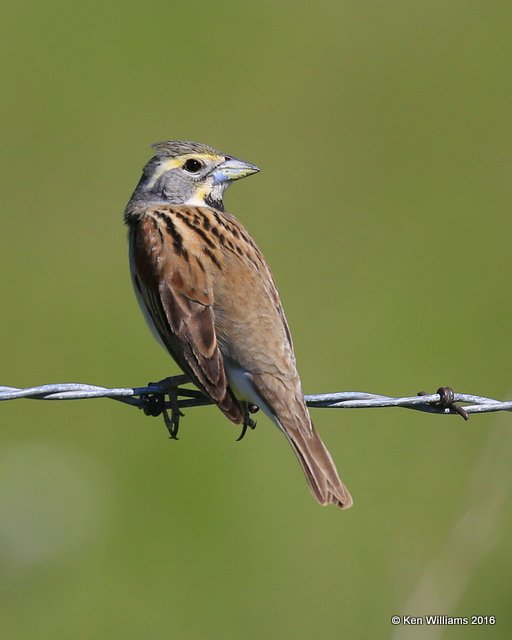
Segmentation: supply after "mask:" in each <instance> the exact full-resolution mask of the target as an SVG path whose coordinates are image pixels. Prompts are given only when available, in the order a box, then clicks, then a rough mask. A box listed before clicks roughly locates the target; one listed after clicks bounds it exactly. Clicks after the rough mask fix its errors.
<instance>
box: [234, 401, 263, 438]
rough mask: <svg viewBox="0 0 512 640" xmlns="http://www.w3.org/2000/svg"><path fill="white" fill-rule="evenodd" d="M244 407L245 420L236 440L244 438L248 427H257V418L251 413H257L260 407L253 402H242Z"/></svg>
mask: <svg viewBox="0 0 512 640" xmlns="http://www.w3.org/2000/svg"><path fill="white" fill-rule="evenodd" d="M242 407H243V410H244V422H243V425H242V433H241V434H240V435H239V436H238V438H237V439H236V442H240V440H242V438H243V437H244V436H245V434H246V432H247V428H249V429H255V428H256V420H253V419H252V418H251V416H250V415H249V414H251V413H257V412H258V411H259V410H260V408H259V407H257V406H256V405H255V404H252V403H251V402H242Z"/></svg>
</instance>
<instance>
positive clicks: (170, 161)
mask: <svg viewBox="0 0 512 640" xmlns="http://www.w3.org/2000/svg"><path fill="white" fill-rule="evenodd" d="M189 158H197V159H198V160H209V161H213V162H217V161H218V160H220V159H221V158H220V156H217V155H215V154H213V153H186V154H184V155H182V156H177V157H176V158H165V159H164V160H162V161H161V162H160V166H159V167H158V169H157V170H156V171H155V173H154V174H153V176H152V178H151V181H150V182H149V184H148V188H149V189H151V187H153V185H154V184H155V183H156V182H157V180H158V179H159V178H161V177H162V176H163V174H164V173H166V172H167V171H171V170H172V169H177V168H178V167H181V165H182V164H183V163H184V162H186V161H187V160H188V159H189Z"/></svg>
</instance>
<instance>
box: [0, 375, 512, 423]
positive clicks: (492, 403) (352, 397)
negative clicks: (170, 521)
mask: <svg viewBox="0 0 512 640" xmlns="http://www.w3.org/2000/svg"><path fill="white" fill-rule="evenodd" d="M187 383H188V379H187V377H186V376H184V375H178V376H173V377H172V378H167V379H166V380H165V381H161V382H158V383H150V384H148V385H147V386H145V387H120V388H113V389H109V388H107V387H100V386H96V385H90V384H81V383H74V382H71V383H57V384H44V385H40V386H37V387H28V388H18V387H7V386H0V401H2V400H18V399H22V398H25V399H30V400H85V399H89V398H111V399H113V400H117V401H119V402H124V403H126V404H130V405H133V406H136V407H139V408H140V409H143V408H144V407H145V403H146V401H147V398H148V396H161V397H163V396H165V395H166V394H169V391H170V390H171V391H172V393H173V395H175V396H176V398H177V403H178V407H179V408H180V409H182V408H189V407H201V406H205V405H209V404H212V402H211V400H210V399H209V398H207V397H206V396H205V395H204V394H203V393H202V392H201V391H199V390H198V389H190V388H185V387H183V386H182V385H184V384H187ZM446 390H448V391H446ZM304 397H305V400H306V404H307V405H308V406H309V407H314V408H323V409H372V408H384V407H401V408H403V409H413V410H415V411H424V412H428V413H442V414H459V415H462V416H463V417H464V418H467V416H468V415H469V414H472V413H489V412H494V411H511V410H512V401H501V400H496V399H494V398H486V397H483V396H476V395H472V394H468V393H455V392H453V391H452V390H451V389H450V388H449V387H441V388H440V389H438V391H437V392H436V393H432V394H423V393H422V394H421V395H414V396H405V397H401V398H393V397H390V396H383V395H380V394H375V393H365V392H360V391H342V392H337V393H319V394H310V395H305V396H304ZM457 403H464V407H461V406H460V405H458V404H457ZM164 406H165V407H166V408H171V407H172V406H173V404H172V402H171V401H169V402H165V403H164Z"/></svg>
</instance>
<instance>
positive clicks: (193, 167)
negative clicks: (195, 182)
mask: <svg viewBox="0 0 512 640" xmlns="http://www.w3.org/2000/svg"><path fill="white" fill-rule="evenodd" d="M183 168H184V169H185V171H188V172H189V173H197V172H198V171H201V169H202V168H203V163H202V162H201V161H200V160H196V158H189V159H188V160H187V161H186V162H185V164H184V165H183Z"/></svg>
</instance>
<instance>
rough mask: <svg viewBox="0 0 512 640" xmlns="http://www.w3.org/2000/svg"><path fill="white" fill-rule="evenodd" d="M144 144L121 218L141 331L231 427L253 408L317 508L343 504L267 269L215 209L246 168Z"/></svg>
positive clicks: (174, 144)
mask: <svg viewBox="0 0 512 640" xmlns="http://www.w3.org/2000/svg"><path fill="white" fill-rule="evenodd" d="M153 148H154V149H155V150H156V155H155V156H154V157H153V158H152V159H151V160H150V161H149V162H148V163H147V164H146V166H145V167H144V170H143V174H142V177H141V179H140V181H139V184H138V185H137V187H136V189H135V191H134V193H133V195H132V197H131V199H130V201H129V203H128V205H127V207H126V210H125V214H124V218H125V222H126V224H127V225H128V227H129V243H130V265H131V273H132V280H133V285H134V288H135V293H136V296H137V299H138V301H139V304H140V306H141V308H142V311H143V313H144V315H145V317H146V320H147V322H148V324H149V326H150V328H151V329H152V331H153V334H154V335H155V337H156V338H157V340H158V341H159V342H160V343H161V344H162V345H163V346H164V348H165V349H167V351H168V352H169V353H170V354H171V356H172V357H173V358H174V360H175V361H176V362H177V363H178V365H179V366H180V367H181V369H182V370H183V371H184V372H185V373H186V374H187V376H188V377H189V378H190V380H191V381H192V382H194V384H196V385H197V387H199V389H200V390H201V391H202V392H203V393H204V394H205V395H206V396H208V397H209V398H210V399H211V400H212V402H214V403H215V404H216V405H217V406H218V407H219V409H220V410H221V411H223V412H224V413H225V415H226V416H227V417H228V418H229V419H230V420H232V421H233V422H234V423H236V424H243V425H244V426H247V425H249V426H253V424H254V423H252V421H251V420H250V418H249V413H248V410H249V408H250V407H252V405H255V406H256V407H260V408H261V409H262V410H263V411H264V413H265V414H266V415H267V416H268V417H269V418H270V419H271V420H272V421H273V422H274V423H275V424H276V425H277V427H278V428H279V430H280V431H282V433H283V434H284V435H285V436H286V438H287V440H288V442H289V443H290V444H291V446H292V448H293V450H294V452H295V454H296V456H297V458H298V459H299V462H300V464H301V466H302V468H303V470H304V473H305V475H306V478H307V480H308V482H309V485H310V487H311V490H312V492H313V494H314V496H315V497H316V499H317V500H318V502H320V504H322V505H326V504H335V505H337V506H339V507H342V508H347V507H350V506H351V504H352V498H351V497H350V494H349V492H348V491H347V489H346V487H345V485H344V484H343V482H342V481H341V480H340V478H339V476H338V472H337V470H336V466H335V464H334V462H333V460H332V458H331V456H330V454H329V452H328V451H327V449H326V447H325V446H324V444H323V442H322V440H321V439H320V437H319V435H318V433H317V431H316V429H315V427H314V426H313V423H312V422H311V418H310V416H309V413H308V410H307V407H306V404H305V402H304V395H303V392H302V388H301V382H300V378H299V375H298V373H297V369H296V365H295V355H294V352H293V346H292V338H291V335H290V330H289V328H288V324H287V322H286V318H285V315H284V312H283V307H282V305H281V301H280V299H279V294H278V292H277V289H276V285H275V284H274V279H273V277H272V274H271V272H270V269H269V267H268V265H267V263H266V262H265V259H264V258H263V255H262V254H261V252H260V250H259V249H258V247H257V246H256V244H255V243H254V241H253V240H252V238H251V237H250V236H249V234H248V233H247V231H246V230H245V228H244V227H243V226H242V224H241V223H240V222H239V221H238V220H237V219H236V218H235V217H234V216H233V215H231V214H230V213H228V212H227V211H225V210H224V204H223V194H224V191H225V190H226V188H227V187H228V186H229V185H230V184H231V183H232V182H234V181H235V180H239V179H240V178H245V177H246V176H250V175H252V174H254V173H257V172H258V171H259V169H258V167H256V166H255V165H253V164H250V163H248V162H244V161H242V160H239V159H237V158H235V157H233V156H229V155H226V154H224V153H221V152H219V151H216V150H215V149H212V148H211V147H208V146H206V145H203V144H198V143H195V142H181V141H170V142H161V143H157V144H154V145H153ZM252 408H254V407H252Z"/></svg>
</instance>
